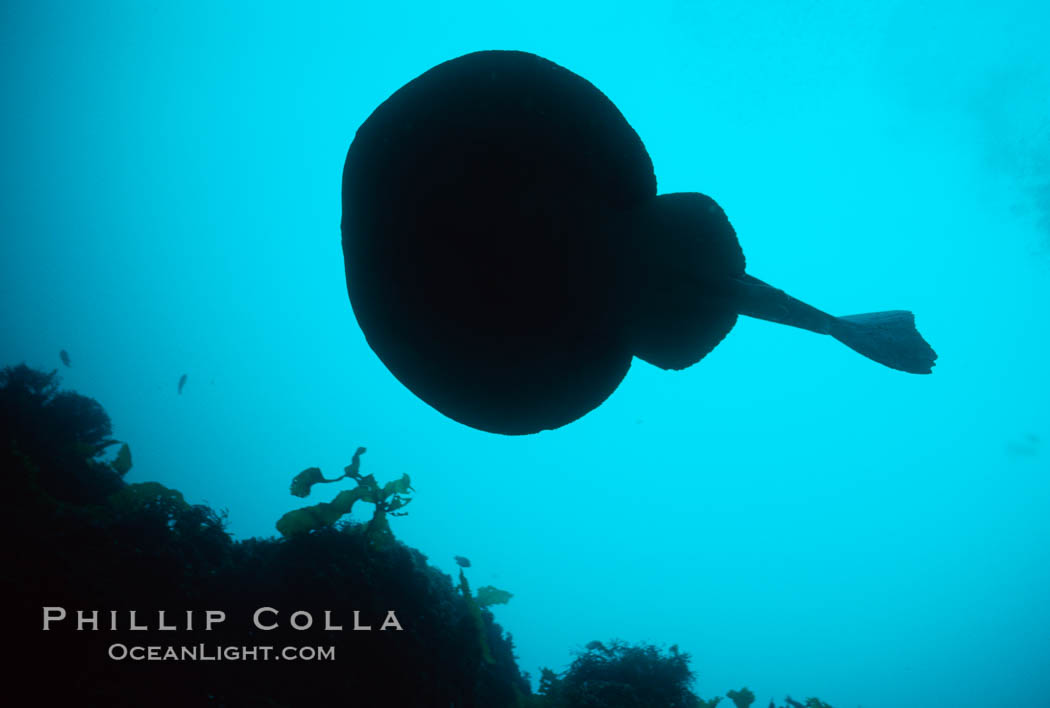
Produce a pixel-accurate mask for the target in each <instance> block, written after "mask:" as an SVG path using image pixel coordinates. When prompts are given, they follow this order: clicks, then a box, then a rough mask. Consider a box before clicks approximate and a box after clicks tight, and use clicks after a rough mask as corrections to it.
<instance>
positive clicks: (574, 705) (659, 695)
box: [530, 639, 832, 708]
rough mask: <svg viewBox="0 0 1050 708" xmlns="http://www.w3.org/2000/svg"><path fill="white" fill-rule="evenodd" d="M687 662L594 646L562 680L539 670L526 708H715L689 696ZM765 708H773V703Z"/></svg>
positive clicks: (734, 697) (651, 650)
mask: <svg viewBox="0 0 1050 708" xmlns="http://www.w3.org/2000/svg"><path fill="white" fill-rule="evenodd" d="M689 660H690V657H689V655H688V654H686V653H684V652H681V651H679V649H678V647H677V646H672V647H671V648H670V649H669V650H668V651H667V652H662V651H661V650H660V649H659V648H657V647H655V646H653V645H651V644H628V643H625V642H622V641H620V640H616V639H614V640H612V641H611V642H608V643H603V642H599V641H593V642H590V643H589V644H587V646H586V648H585V649H584V650H583V651H581V652H578V653H577V656H576V659H575V660H574V661H573V662H572V665H571V666H570V667H569V669H568V670H567V671H565V672H564V673H563V674H561V675H559V674H557V673H555V672H554V671H551V670H550V669H542V670H541V673H540V683H539V696H538V697H536V698H533V699H532V702H531V703H530V708H531V707H535V708H716V706H718V704H719V703H720V702H721V701H722V700H723V696H715V697H713V698H707V699H705V698H700V697H699V696H698V695H696V694H695V693H694V692H693V691H692V690H691V688H690V686H691V685H692V684H693V682H694V679H695V677H694V674H693V672H692V671H691V670H690V669H689ZM725 697H727V698H729V700H731V701H732V702H733V704H734V706H735V707H736V708H748V706H750V705H751V703H753V702H754V700H755V694H754V693H752V692H751V690H750V689H748V688H742V689H740V690H739V691H736V690H731V691H728V692H727V693H726V695H725ZM540 699H542V700H540ZM787 701H788V703H789V705H790V706H791V708H832V707H831V706H830V705H828V704H827V703H824V702H823V701H821V700H820V699H817V698H810V699H808V700H807V701H806V703H805V705H803V704H801V703H798V702H796V701H792V700H791V698H790V697H788V698H787ZM769 706H770V708H776V706H775V704H774V703H773V702H772V701H770V703H769Z"/></svg>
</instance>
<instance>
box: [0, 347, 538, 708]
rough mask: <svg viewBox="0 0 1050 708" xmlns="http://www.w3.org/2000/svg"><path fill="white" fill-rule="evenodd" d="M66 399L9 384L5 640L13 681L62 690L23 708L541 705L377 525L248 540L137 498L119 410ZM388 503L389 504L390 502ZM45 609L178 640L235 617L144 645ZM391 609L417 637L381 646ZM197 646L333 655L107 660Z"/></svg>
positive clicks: (497, 633) (453, 597) (43, 388)
mask: <svg viewBox="0 0 1050 708" xmlns="http://www.w3.org/2000/svg"><path fill="white" fill-rule="evenodd" d="M58 383H59V381H58V378H57V376H56V375H55V373H54V372H51V373H45V372H41V371H37V370H34V369H30V368H28V367H25V366H17V367H9V368H7V369H4V370H3V371H2V372H0V469H3V470H5V472H6V478H7V479H6V481H7V483H8V489H7V491H6V493H5V495H4V502H3V503H4V507H3V514H2V516H0V518H3V520H4V522H5V525H6V526H5V528H4V533H5V541H6V542H7V548H8V549H9V552H8V553H6V554H5V558H4V560H5V565H4V577H5V582H4V588H3V589H4V590H5V591H6V592H5V596H6V597H9V598H11V600H10V602H11V603H12V604H11V605H9V606H8V611H9V612H10V616H11V617H12V621H13V625H14V636H13V637H12V636H10V635H9V640H10V641H11V642H12V643H13V644H17V645H18V647H19V650H18V652H16V653H15V656H14V661H13V663H9V669H10V670H11V671H12V673H13V675H36V674H38V673H39V667H40V661H41V657H46V661H47V665H48V666H49V667H51V670H53V671H54V672H55V676H56V679H57V680H54V681H38V682H31V683H28V684H26V683H24V682H23V683H22V685H21V690H22V691H29V692H30V695H28V696H26V698H27V702H32V703H33V704H35V705H88V706H95V705H107V706H128V707H130V706H144V705H149V706H162V707H167V706H180V707H181V708H186V707H189V708H192V707H194V706H214V707H216V708H217V707H219V706H225V707H228V708H236V707H241V706H244V707H246V708H247V707H254V706H264V707H267V706H268V707H271V708H272V707H280V708H291V707H293V706H302V707H303V708H326V707H327V706H346V705H351V704H352V705H391V706H442V707H443V708H444V707H447V706H453V705H454V706H457V707H463V708H469V707H474V708H490V707H491V708H516V707H517V706H519V705H520V704H521V703H520V701H521V700H523V699H524V698H525V697H528V696H529V695H530V693H531V691H530V688H529V684H528V681H527V680H526V678H525V677H524V676H523V675H522V674H521V672H520V671H519V669H518V667H517V663H516V660H515V657H514V645H513V640H512V638H511V636H510V635H509V634H507V633H506V632H504V631H503V630H502V628H500V627H499V625H498V624H496V623H495V621H494V620H493V617H492V614H491V612H489V611H488V610H486V609H485V608H484V607H481V606H480V605H478V604H477V601H474V602H468V601H467V600H466V598H464V597H463V596H462V594H460V592H458V591H457V589H456V587H455V586H454V584H453V582H452V578H451V577H449V576H448V575H447V574H445V573H442V572H441V571H440V570H438V569H436V568H434V567H433V566H431V565H429V564H428V563H427V559H426V557H425V556H424V555H423V554H421V553H420V552H419V551H417V550H415V549H412V548H409V547H407V546H405V545H404V544H402V543H400V542H397V541H395V540H391V542H390V543H388V544H381V545H376V544H374V543H372V542H371V539H370V538H369V534H368V533H367V531H366V526H365V525H363V524H357V523H354V522H352V521H348V520H341V521H339V522H337V523H335V524H330V525H324V526H322V527H320V528H317V529H315V530H313V531H311V532H310V533H303V534H296V535H294V536H292V537H289V538H261V539H260V538H252V539H247V540H243V541H234V540H233V539H232V538H231V537H230V535H229V534H228V533H227V531H226V528H225V523H226V514H225V512H221V511H220V512H216V511H214V510H213V509H211V508H210V507H208V506H205V505H201V504H191V503H189V502H188V501H187V500H186V499H185V498H184V497H183V495H182V494H181V493H180V492H179V491H178V490H177V489H172V488H170V487H167V486H165V485H162V484H159V483H157V482H141V483H137V484H136V483H132V484H129V483H127V482H126V481H125V480H124V479H123V477H122V475H121V474H120V472H118V471H117V469H114V467H121V468H123V467H124V462H121V461H120V460H121V459H122V458H123V457H124V456H123V455H122V454H121V453H118V454H117V456H116V458H115V459H114V461H113V463H111V462H109V461H108V458H107V457H106V456H104V455H103V451H105V450H106V449H107V448H108V447H109V445H111V444H114V442H115V441H112V439H111V435H112V429H111V423H110V420H109V417H108V416H107V415H106V413H105V411H104V410H103V409H102V407H101V406H100V405H98V403H97V402H95V401H94V400H92V399H90V398H87V397H84V396H80V395H78V394H75V393H69V392H60V391H59V390H58ZM127 459H128V462H130V452H129V453H128V455H127ZM135 470H136V472H137V473H138V474H142V472H141V471H140V470H139V468H135ZM231 473H233V472H231ZM365 486H368V485H367V482H366V483H365ZM378 497H379V498H381V500H382V499H385V501H386V502H388V503H389V502H390V501H391V499H392V497H393V494H390V495H388V496H386V497H383V495H382V494H380V495H378ZM44 607H62V608H65V610H66V611H67V613H68V614H69V616H70V617H75V615H76V612H77V610H84V611H86V612H88V613H90V612H91V611H92V610H98V611H99V614H100V616H101V618H102V622H106V621H108V620H107V619H106V618H107V617H108V615H109V611H116V612H118V613H119V615H120V616H121V617H125V618H126V617H128V612H129V611H130V610H138V611H139V613H140V617H141V616H142V615H143V614H145V613H147V612H148V613H152V614H153V616H154V618H155V617H156V612H157V611H158V610H167V611H168V617H169V620H171V621H173V622H174V623H175V624H177V625H180V623H182V622H184V620H183V619H181V618H182V617H184V616H185V612H186V610H190V609H192V610H197V611H202V610H204V609H215V610H221V611H223V612H225V613H226V617H227V619H226V621H225V622H223V623H220V624H219V625H217V626H216V627H215V628H213V629H212V630H211V631H208V632H204V631H197V630H196V629H195V630H194V631H185V629H184V627H183V626H181V625H180V626H179V631H160V630H159V629H157V628H156V627H155V626H154V625H153V624H151V625H150V629H149V630H147V631H136V632H126V631H109V630H100V631H77V629H76V621H66V622H61V623H58V624H57V625H56V626H54V627H52V628H51V629H50V630H49V631H47V632H43V631H41V624H40V620H41V613H42V608H44ZM261 607H272V608H275V609H276V610H277V611H278V612H279V616H278V618H277V622H278V627H277V628H276V629H274V630H271V631H267V632H265V633H260V632H258V631H257V630H255V629H253V625H252V615H253V613H254V612H255V610H257V609H258V608H261ZM391 608H394V609H396V611H397V618H398V620H399V622H400V624H401V625H402V626H403V628H404V629H403V631H395V630H388V631H379V626H380V625H381V624H382V618H383V617H384V616H385V613H386V611H387V610H389V609H391ZM474 608H477V609H478V610H480V626H481V627H482V628H483V633H481V634H479V631H478V627H479V624H478V621H479V620H478V613H477V612H476V611H475V609H474ZM297 610H306V611H310V612H312V613H313V614H314V615H315V616H316V617H318V618H321V617H323V613H324V611H325V610H331V611H332V613H333V615H335V616H337V617H341V618H346V617H353V614H354V611H358V612H359V613H360V615H361V617H362V618H367V619H368V620H371V621H370V622H368V623H369V624H371V625H372V626H373V628H374V629H373V631H356V632H355V631H351V630H352V625H349V626H347V627H346V628H345V629H346V630H347V631H325V630H324V629H323V622H320V623H319V626H317V627H315V628H312V629H310V630H306V631H298V630H296V629H293V628H292V627H291V625H290V623H289V621H288V619H289V616H290V614H291V613H292V612H294V611H297ZM173 615H174V619H172V616H173ZM363 623H364V620H363ZM343 624H348V623H347V622H346V621H345V619H344V621H343ZM482 635H483V637H484V643H485V644H484V645H483V643H482ZM201 643H203V645H204V646H205V647H206V648H208V650H209V651H216V650H217V649H218V648H221V647H234V648H239V647H245V646H258V645H266V646H272V647H275V650H280V649H282V648H284V647H291V648H302V647H305V648H307V649H309V648H311V647H314V648H317V647H326V648H331V649H332V651H333V652H334V657H333V658H332V659H330V660H324V661H321V660H317V661H263V660H254V661H253V660H240V661H131V660H130V659H128V660H123V661H119V660H114V659H111V658H109V654H108V652H109V651H110V648H111V646H113V645H114V644H121V645H125V646H127V647H132V646H141V647H147V646H159V647H171V646H175V647H181V646H196V645H200V644H201ZM485 645H487V647H488V656H489V657H490V658H491V661H487V660H485V658H484V656H483V655H484V649H483V646H485ZM33 672H36V674H34V673H33Z"/></svg>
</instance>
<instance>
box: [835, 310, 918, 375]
mask: <svg viewBox="0 0 1050 708" xmlns="http://www.w3.org/2000/svg"><path fill="white" fill-rule="evenodd" d="M828 334H830V335H831V336H832V337H834V338H835V339H837V340H839V341H840V342H842V343H843V344H845V345H846V346H847V347H849V348H850V349H852V350H853V351H855V352H858V353H860V354H863V355H864V356H866V357H868V358H869V359H872V360H873V361H877V362H879V363H880V364H882V365H884V366H888V367H890V368H891V369H897V370H898V371H907V372H908V373H910V374H929V373H931V372H932V371H933V366H934V361H935V360H936V359H937V353H936V352H935V351H933V348H932V347H931V346H930V345H929V344H927V342H926V340H925V339H923V338H922V335H921V334H919V330H917V329H915V315H913V314H912V313H911V312H908V311H907V310H890V311H888V312H869V313H866V314H863V315H847V316H845V317H835V318H833V319H832V322H831V326H830V331H829V332H828Z"/></svg>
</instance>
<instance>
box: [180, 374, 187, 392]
mask: <svg viewBox="0 0 1050 708" xmlns="http://www.w3.org/2000/svg"><path fill="white" fill-rule="evenodd" d="M185 385H186V374H183V375H182V376H180V377H179V395H180V396H181V395H182V387H183V386H185Z"/></svg>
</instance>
